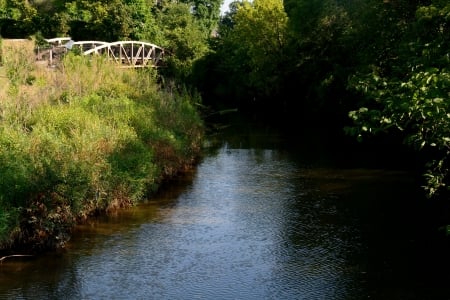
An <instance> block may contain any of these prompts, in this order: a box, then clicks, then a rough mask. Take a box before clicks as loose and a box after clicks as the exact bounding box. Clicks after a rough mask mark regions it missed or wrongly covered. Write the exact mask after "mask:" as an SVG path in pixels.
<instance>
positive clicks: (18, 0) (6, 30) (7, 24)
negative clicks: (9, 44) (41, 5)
mask: <svg viewBox="0 0 450 300" xmlns="http://www.w3.org/2000/svg"><path fill="white" fill-rule="evenodd" d="M36 16H37V11H36V9H35V8H34V7H33V6H32V5H31V4H30V3H29V2H28V1H27V0H2V1H0V35H2V36H3V37H10V38H20V37H27V36H29V35H30V34H32V33H34V32H33V31H34V27H35V26H34V22H35V18H36Z"/></svg>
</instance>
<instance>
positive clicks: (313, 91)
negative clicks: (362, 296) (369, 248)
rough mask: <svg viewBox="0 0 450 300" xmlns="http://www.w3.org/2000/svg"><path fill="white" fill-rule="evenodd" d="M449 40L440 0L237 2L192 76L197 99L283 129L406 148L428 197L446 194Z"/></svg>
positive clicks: (449, 11)
mask: <svg viewBox="0 0 450 300" xmlns="http://www.w3.org/2000/svg"><path fill="white" fill-rule="evenodd" d="M449 46H450V4H449V2H448V1H445V0H416V1H411V0H385V1H378V0H348V1H342V0H284V2H282V1H281V0H254V1H252V2H247V1H243V2H239V1H236V2H234V3H232V5H231V7H230V11H229V12H228V13H227V14H226V15H225V16H224V17H223V18H222V19H221V22H220V24H219V27H218V38H216V39H214V40H213V43H212V49H213V51H211V52H210V53H209V54H208V55H207V56H205V57H204V58H203V59H202V60H201V61H199V62H198V63H197V64H196V65H195V68H196V73H195V75H196V76H197V77H195V78H193V80H194V82H196V84H197V86H199V88H200V90H201V91H202V95H204V97H205V99H213V100H212V101H213V102H215V103H217V102H218V101H220V102H221V103H222V105H225V106H237V107H240V108H244V109H247V110H249V111H256V110H262V111H264V112H269V114H270V117H271V119H273V120H276V121H278V122H284V123H286V124H287V126H288V127H289V128H291V129H295V130H300V129H301V128H303V127H306V128H318V127H322V128H327V129H328V130H329V131H333V130H334V129H336V128H338V129H339V130H340V131H342V130H343V129H345V131H346V133H347V134H348V135H351V136H354V137H355V138H357V139H358V140H362V141H366V142H367V141H368V140H369V139H370V140H371V142H372V140H374V138H373V137H371V136H374V135H376V136H378V138H377V140H375V141H382V142H383V143H385V141H387V140H389V141H390V142H389V143H387V144H386V145H385V146H387V147H393V145H395V144H400V143H403V144H404V145H407V146H410V147H411V149H414V151H417V157H418V160H420V161H424V162H425V166H424V168H423V172H424V173H426V174H425V175H426V180H425V181H424V183H423V185H424V187H425V190H426V192H427V195H428V196H430V197H431V196H438V195H439V196H442V198H447V197H448V193H447V191H448V188H447V186H448V184H449V179H450V178H449V171H448V169H449V162H448V156H449V155H450V152H449V147H450V130H449V128H450V107H449V105H450V101H449V100H450V99H449V97H450V90H449V88H450V81H449V79H450V77H449V64H450V56H449V49H450V47H449ZM324 138H327V137H326V136H324ZM411 164H412V165H413V164H415V162H411Z"/></svg>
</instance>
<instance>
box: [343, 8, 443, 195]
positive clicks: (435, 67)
mask: <svg viewBox="0 0 450 300" xmlns="http://www.w3.org/2000/svg"><path fill="white" fill-rule="evenodd" d="M449 16H450V4H448V3H447V1H433V3H432V4H430V5H424V6H419V7H418V8H417V11H416V17H415V19H414V22H412V24H411V26H410V29H409V31H408V34H405V35H404V37H403V39H402V40H401V42H400V43H399V45H398V47H397V48H396V49H395V51H394V54H395V56H393V55H391V56H390V57H391V59H389V65H388V64H386V61H382V62H380V63H379V64H378V65H373V67H372V71H371V72H370V73H360V74H357V75H355V76H354V77H353V79H352V86H353V87H354V88H355V89H356V90H357V91H359V92H360V93H361V95H364V96H365V99H366V101H365V102H364V103H363V104H361V107H360V108H359V109H357V110H354V111H351V112H350V117H351V118H352V119H353V121H354V122H355V126H354V127H352V128H349V129H348V131H349V132H350V133H352V134H354V135H357V136H359V137H363V136H364V135H366V134H367V133H370V134H377V133H381V132H392V131H400V132H401V133H402V135H403V137H404V140H405V143H406V144H408V145H410V146H412V147H414V148H415V149H418V150H421V151H422V153H424V155H425V156H426V157H427V158H429V161H428V163H427V167H428V171H427V172H426V178H427V181H426V186H425V189H426V191H427V192H428V195H429V196H433V195H436V194H438V193H439V192H440V191H444V190H445V189H447V186H448V181H449V179H450V178H449V171H448V170H449V161H448V157H449V155H450V101H449V100H450V99H449V95H450V69H449V67H448V66H449V63H450V58H449V56H448V49H449V47H450V18H449Z"/></svg>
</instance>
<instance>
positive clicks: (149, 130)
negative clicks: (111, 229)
mask: <svg viewBox="0 0 450 300" xmlns="http://www.w3.org/2000/svg"><path fill="white" fill-rule="evenodd" d="M54 73H56V74H52V73H50V74H48V73H45V72H44V73H36V76H37V78H36V79H37V80H36V83H34V82H33V83H31V85H26V83H23V82H21V81H18V84H17V85H16V86H17V90H16V92H17V93H16V94H15V95H12V94H10V95H8V97H6V98H5V99H2V100H0V108H2V116H3V117H2V118H0V162H1V164H0V205H1V207H2V210H1V213H0V246H1V245H3V248H5V247H7V246H8V245H9V246H11V245H30V244H31V245H33V247H34V248H33V249H41V248H48V247H58V246H62V245H63V244H64V242H65V241H66V240H67V238H68V236H69V233H70V229H71V228H72V226H73V225H74V224H75V223H76V222H78V221H81V220H84V219H85V218H87V217H89V216H90V215H92V214H96V213H103V212H108V211H111V210H114V209H116V208H118V207H124V206H129V205H133V204H135V203H136V202H138V201H139V200H141V199H142V198H143V197H144V196H146V195H148V193H149V192H152V191H154V190H155V189H156V188H157V187H158V185H159V183H160V182H161V180H163V179H164V178H166V177H167V176H173V175H175V174H176V173H177V172H178V171H180V170H182V169H183V168H184V167H186V166H188V165H190V164H192V163H193V160H194V157H195V156H196V155H198V154H199V150H200V147H199V145H201V142H200V139H201V137H202V134H203V131H202V122H201V120H200V118H199V116H198V114H197V111H196V110H195V108H194V105H193V101H197V100H198V99H197V100H196V99H194V100H192V99H191V97H189V96H188V95H187V94H186V95H175V94H173V93H165V92H161V91H160V90H159V88H158V87H157V84H156V81H155V78H154V74H153V73H152V72H151V71H150V72H149V71H147V72H138V71H135V70H120V69H117V68H115V67H113V66H112V65H111V64H109V63H107V62H106V61H105V60H104V59H103V58H101V57H100V58H92V59H86V58H85V57H80V56H75V55H69V56H67V57H66V58H65V59H64V61H63V62H62V64H61V66H60V67H59V68H58V69H57V70H56V71H55V72H54ZM38 83H39V84H38ZM25 87H26V89H25ZM44 89H50V90H51V91H50V92H45V93H43V91H44ZM24 91H26V93H24ZM18 95H19V96H20V97H19V98H20V99H22V100H21V101H19V102H17V99H18V98H17V96H18ZM42 95H45V96H46V97H49V99H39V98H36V99H35V98H33V97H39V96H42ZM18 103H19V105H18ZM1 248H2V247H0V250H1Z"/></svg>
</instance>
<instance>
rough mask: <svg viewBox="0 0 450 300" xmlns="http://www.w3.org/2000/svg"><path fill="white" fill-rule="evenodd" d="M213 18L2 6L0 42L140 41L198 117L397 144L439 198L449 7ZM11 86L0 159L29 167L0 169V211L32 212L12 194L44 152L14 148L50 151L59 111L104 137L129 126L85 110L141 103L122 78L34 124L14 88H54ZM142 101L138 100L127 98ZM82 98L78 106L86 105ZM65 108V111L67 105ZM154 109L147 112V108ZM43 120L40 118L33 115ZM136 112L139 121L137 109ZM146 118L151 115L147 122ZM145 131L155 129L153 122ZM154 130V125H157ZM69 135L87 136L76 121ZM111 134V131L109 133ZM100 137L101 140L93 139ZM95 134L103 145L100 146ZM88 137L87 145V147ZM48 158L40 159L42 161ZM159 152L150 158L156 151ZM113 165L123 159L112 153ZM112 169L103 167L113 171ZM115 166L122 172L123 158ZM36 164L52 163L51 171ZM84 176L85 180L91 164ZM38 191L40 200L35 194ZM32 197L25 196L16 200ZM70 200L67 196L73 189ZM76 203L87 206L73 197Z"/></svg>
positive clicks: (234, 10) (200, 4)
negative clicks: (246, 118)
mask: <svg viewBox="0 0 450 300" xmlns="http://www.w3.org/2000/svg"><path fill="white" fill-rule="evenodd" d="M220 4H221V1H218V0H210V1H206V0H203V1H197V0H195V1H179V2H175V1H156V2H154V1H146V0H134V1H131V0H126V1H123V0H114V1H112V2H111V1H82V0H73V1H59V0H54V1H25V0H3V1H1V0H0V32H1V34H2V35H3V36H4V37H15V36H20V37H24V36H36V37H37V38H39V37H42V36H43V37H54V36H64V35H70V36H72V38H74V39H75V40H88V39H96V40H105V41H113V40H119V39H139V40H147V41H150V42H152V43H155V44H158V45H160V46H162V47H165V48H166V49H168V51H169V52H170V53H171V54H173V55H172V56H171V58H170V59H169V60H168V61H167V66H168V67H167V68H166V69H164V71H163V72H162V74H163V77H160V78H162V79H163V80H161V82H162V84H163V86H164V87H165V88H167V89H170V90H173V91H180V90H184V91H189V93H192V94H194V93H196V92H198V93H199V95H200V96H201V98H202V101H203V103H204V104H207V105H210V106H212V107H214V108H216V109H223V108H235V107H237V108H239V109H241V110H244V111H251V112H255V111H258V112H262V113H264V114H265V115H266V116H267V118H268V120H273V121H279V122H282V124H283V125H285V126H286V127H287V128H290V129H292V130H294V131H296V130H301V129H302V128H307V127H313V128H318V127H321V128H324V129H325V131H327V130H329V132H339V133H343V132H344V129H345V133H346V134H347V135H349V136H352V137H354V139H355V140H361V141H363V142H366V141H368V140H369V139H370V140H372V141H373V138H371V136H379V137H380V138H378V139H375V140H374V141H385V140H388V141H390V142H393V144H395V143H403V144H404V145H406V146H408V147H410V148H411V149H414V150H415V151H416V153H417V155H418V157H420V160H421V161H424V162H425V163H424V167H423V172H424V173H425V175H426V176H425V179H424V182H423V185H424V187H425V192H426V194H427V195H428V196H430V197H435V196H439V197H440V198H442V199H446V198H448V184H449V180H450V176H449V161H448V157H449V155H450V152H449V151H450V129H449V128H450V124H449V122H450V108H449V104H450V101H449V97H450V76H449V63H450V56H449V50H448V49H450V4H449V3H448V1H447V0H383V1H380V0H345V1H344V0H284V1H283V0H253V1H236V2H233V3H232V4H231V5H230V10H229V12H227V13H226V14H225V15H224V16H219V6H220ZM74 59H78V58H69V59H68V60H67V61H66V62H65V63H66V64H69V65H70V64H72V63H73V64H74V65H77V64H78V62H77V63H75V62H74ZM81 65H83V64H81ZM68 67H69V66H67V68H68ZM27 68H28V65H23V66H22V65H21V66H19V67H18V68H16V69H17V70H22V69H27ZM24 71H26V70H24ZM21 74H23V72H16V71H15V69H10V71H9V72H8V77H9V78H10V80H11V86H10V87H9V88H8V90H7V92H6V94H7V95H8V99H14V100H9V102H8V101H7V102H5V103H8V104H7V105H6V106H4V107H3V106H2V112H3V114H5V112H8V111H9V112H10V113H8V114H7V115H8V116H9V117H8V118H9V119H8V118H5V117H3V118H2V122H6V121H5V120H9V121H8V122H7V123H5V124H9V123H11V124H16V125H15V126H16V127H14V130H13V131H11V132H10V131H9V130H10V129H8V130H6V129H2V130H3V134H2V135H4V136H5V137H8V138H4V137H2V139H6V140H8V139H13V140H15V139H17V140H18V141H21V140H22V139H23V141H22V142H14V143H8V142H5V141H4V142H2V143H5V145H8V147H9V148H7V147H6V148H5V149H9V150H8V151H6V152H4V154H2V155H6V158H2V159H5V160H6V161H8V160H12V159H11V157H13V156H14V157H16V156H17V157H19V158H20V159H23V160H24V163H21V164H20V165H23V166H27V167H26V168H24V169H23V170H22V169H20V170H21V171H20V172H19V171H17V170H15V169H14V168H19V164H17V166H8V167H7V168H9V169H6V170H5V172H10V173H11V174H13V175H14V176H12V177H9V179H8V180H9V181H5V184H7V185H9V186H17V187H18V190H17V191H15V192H14V191H13V192H11V195H9V194H8V195H5V196H2V197H3V198H0V199H3V200H2V201H4V202H5V201H6V202H8V201H10V200H5V199H13V198H14V199H15V200H14V201H19V200H18V199H22V200H20V201H25V200H26V201H29V200H30V199H32V200H33V201H35V197H34V198H33V197H31V198H30V197H29V194H27V193H28V190H25V192H24V191H21V190H20V187H21V186H22V185H21V184H20V182H21V180H23V178H29V177H27V176H31V175H26V174H27V173H26V172H28V170H29V169H30V170H33V167H31V168H30V166H33V164H35V163H38V164H39V166H40V167H39V168H37V167H34V168H35V169H36V170H39V172H47V171H46V170H47V169H46V168H47V167H48V166H47V165H45V164H47V159H48V157H47V156H45V155H44V152H42V153H41V152H39V151H43V150H39V148H30V146H28V148H29V150H28V151H38V153H39V156H37V157H34V158H30V157H29V156H28V155H25V154H24V153H23V151H25V150H24V149H27V147H22V145H23V144H22V143H24V144H27V145H31V144H29V143H28V142H29V141H28V140H26V139H28V138H30V137H32V136H33V135H34V134H35V133H36V132H40V131H39V130H41V134H40V135H39V138H40V139H41V138H44V137H45V138H47V139H51V137H52V136H53V135H55V134H54V133H52V134H51V135H50V136H49V135H48V133H47V131H48V130H49V129H48V127H49V126H51V128H58V127H59V126H63V123H64V124H65V123H66V122H61V121H57V120H58V119H59V118H63V117H64V116H67V115H71V114H67V113H65V109H69V108H71V109H72V108H73V109H75V107H76V109H77V112H78V110H80V113H77V114H76V115H77V116H78V117H79V118H81V116H82V115H83V114H81V112H83V113H85V111H86V113H87V112H88V113H89V114H94V115H96V118H97V121H96V122H97V123H96V124H97V125H96V126H99V128H98V130H100V128H101V130H109V129H107V128H108V126H106V125H108V124H110V123H108V122H112V123H113V124H116V123H117V124H122V123H123V122H125V123H126V122H128V121H130V119H126V120H122V119H120V118H121V117H123V116H117V117H120V118H119V119H120V121H118V120H115V119H114V120H112V119H113V118H114V114H112V115H110V114H109V113H105V111H106V109H104V110H101V109H100V110H97V104H95V103H96V101H99V100H98V99H100V98H101V97H107V98H109V97H110V98H112V99H121V97H122V98H126V99H128V100H127V101H131V102H127V101H119V100H117V103H116V102H115V101H114V100H111V101H108V103H109V105H113V104H112V103H116V105H117V106H120V105H125V104H123V103H131V104H132V106H133V109H132V110H133V111H135V112H137V113H138V110H136V109H135V108H134V105H136V102H135V99H146V98H152V97H153V96H152V97H147V96H143V94H139V93H138V94H136V90H133V93H131V94H127V93H125V94H123V93H122V92H123V90H124V89H125V90H126V89H127V88H126V87H125V86H127V84H128V83H127V82H128V81H129V80H131V78H132V77H130V75H127V76H128V77H123V78H122V81H121V83H120V84H117V86H116V85H115V84H112V83H111V84H112V85H111V86H105V87H98V90H95V91H94V90H91V92H92V94H93V95H95V96H92V95H88V94H82V95H77V96H76V97H74V96H73V95H72V94H74V95H76V93H75V92H61V93H60V94H56V95H50V96H49V95H45V94H44V95H42V96H41V97H38V98H39V99H41V100H42V98H45V99H46V100H45V102H48V103H53V104H55V103H57V104H58V105H62V104H63V103H65V104H64V105H63V107H64V109H62V110H60V112H59V113H57V114H56V113H54V112H53V111H52V109H49V108H46V109H42V110H41V109H38V110H35V109H34V106H33V105H34V104H33V101H29V100H27V101H25V100H23V99H25V98H24V97H22V98H21V96H20V95H21V93H23V91H22V89H20V88H18V87H19V86H26V87H29V86H33V87H37V86H40V85H43V86H52V85H53V84H54V83H51V85H49V84H48V82H45V80H44V81H42V79H39V77H38V76H35V75H32V76H29V75H27V76H25V77H24V76H23V75H21ZM27 74H28V73H27ZM65 74H67V72H66V73H65ZM67 76H68V75H67ZM105 76H106V75H105ZM169 78H170V80H169ZM75 81H76V80H75ZM132 81H133V84H138V85H139V86H142V85H145V86H146V85H147V83H142V82H140V81H138V80H137V79H133V80H132ZM112 82H115V81H112ZM122 84H124V85H122ZM118 86H120V88H119V87H118ZM151 86H152V85H151ZM73 88H74V89H75V91H78V90H83V89H80V87H79V86H78V87H77V86H74V87H73ZM146 89H147V87H146V88H144V89H142V90H138V91H145V90H146ZM153 89H156V88H153ZM69 91H70V90H69ZM119 91H120V92H119ZM143 93H144V94H145V93H146V92H143ZM27 97H28V96H27ZM86 97H88V99H90V100H86V99H87V98H86ZM116 97H118V98H116ZM136 97H137V98H136ZM20 99H22V100H20ZM67 99H68V100H67ZM74 99H76V101H75V100H74ZM96 99H97V100H96ZM67 101H68V103H70V105H67V103H66V102H67ZM146 101H150V100H146ZM100 102H101V101H100ZM74 103H78V104H77V105H75V104H74ZM88 103H94V105H93V107H94V108H95V109H94V108H92V107H91V108H88V107H89V105H88ZM120 103H122V104H120ZM144 103H145V101H144ZM181 103H185V102H184V101H181ZM13 104H14V105H13ZM53 104H52V105H53ZM119 104H120V105H119ZM131 104H130V105H131ZM30 105H31V106H33V109H31V108H30V107H29V106H30ZM71 105H75V107H72V106H71ZM103 105H106V104H103ZM153 105H154V103H153V104H151V105H149V107H153ZM47 106H48V104H46V106H45V107H47ZM146 106H147V105H142V106H140V105H138V106H137V107H139V109H144V110H145V109H149V108H148V107H147V108H146ZM39 107H40V106H39ZM50 107H52V106H50ZM155 111H156V110H155ZM155 111H153V110H152V111H151V113H152V114H153V113H154V112H155ZM37 116H39V118H38V117H37ZM41 118H42V119H43V120H46V122H43V123H42V124H41V123H39V122H37V121H36V120H38V119H39V120H40V119H41ZM111 118H112V119H111ZM130 118H131V117H130ZM131 119H133V118H131ZM150 120H151V122H156V120H157V119H155V118H150ZM158 120H159V121H161V122H163V121H164V120H165V119H164V118H162V119H158ZM71 122H75V123H77V122H78V123H83V124H84V125H83V126H87V124H85V122H84V121H82V120H81V119H78V120H72V121H71ZM105 122H106V125H105V124H104V123H105ZM149 122H150V121H149ZM180 122H181V121H180ZM69 123H70V122H69ZM176 123H178V121H177V122H176ZM17 124H21V125H20V126H17ZM50 124H51V125H50ZM163 124H164V123H163ZM194 124H196V123H195V122H194ZM147 125H148V124H140V123H139V124H132V125H130V124H128V126H131V127H132V128H133V130H134V131H135V132H136V133H135V134H136V136H137V137H139V138H140V137H141V135H140V133H139V132H140V130H142V132H143V133H142V134H143V135H142V136H148V135H150V136H151V135H152V134H154V133H149V132H147V130H148V129H146V128H152V127H155V126H156V127H159V126H160V125H156V123H154V124H153V123H152V124H150V125H148V126H147ZM166 125H167V126H169V125H170V124H166ZM166 125H164V126H166ZM178 125H179V126H182V127H183V126H185V125H182V124H178ZM8 126H10V125H8ZM11 126H12V125H11ZM105 126H106V127H105ZM134 126H137V127H134ZM161 126H163V125H161ZM41 127H42V128H41ZM63 127H64V126H63ZM5 128H9V127H5ZM112 129H114V130H115V129H117V128H116V125H114V126H113V127H112ZM112 129H111V130H112ZM336 129H338V131H336ZM18 130H20V131H18ZM91 130H94V129H90V128H86V130H84V131H83V132H90V131H91ZM178 130H179V129H178ZM67 131H68V132H70V134H73V133H72V132H71V130H69V129H61V132H62V133H64V132H65V133H64V134H65V135H66V136H67V134H68V133H67ZM19 133H20V134H19ZM159 133H161V132H159ZM80 134H81V133H80ZM98 134H99V136H100V137H101V136H102V135H101V133H98ZM102 134H106V135H109V133H105V132H103V133H102ZM122 134H125V133H122ZM166 134H167V139H168V140H170V137H171V136H176V135H174V134H172V133H170V131H169V133H167V132H166ZM125 135H126V134H125ZM94 136H95V135H94V134H92V135H90V136H89V138H94ZM80 138H81V137H80ZM83 138H85V137H83ZM86 138H87V137H86ZM324 138H327V137H324ZM100 139H101V138H100ZM175 140H178V139H175ZM120 141H122V140H121V138H119V137H117V143H119V144H120ZM34 144H36V145H40V144H39V143H34ZM138 144H139V143H138ZM393 144H392V145H393ZM50 145H52V144H50ZM62 145H64V144H63V143H57V144H56V145H53V146H51V147H55V149H53V150H51V152H52V153H60V152H61V155H63V154H64V153H66V152H64V151H68V150H67V148H66V147H67V146H62ZM160 146H161V145H160ZM387 146H388V147H389V146H390V144H387ZM51 147H48V148H47V147H45V149H52V148H51ZM58 147H62V148H61V149H60V148H58ZM73 147H74V146H73ZM120 147H122V146H120ZM120 147H119V148H120ZM127 147H128V146H127ZM129 147H131V148H132V149H135V148H133V147H137V148H139V147H140V146H139V145H136V144H132V145H131V146H129ZM94 148H95V147H94ZM112 148H114V147H112ZM112 148H111V146H108V147H107V149H112ZM157 148H158V147H156V148H154V150H153V151H157V150H156V149H157ZM2 149H3V148H2ZM64 149H66V150H64ZM95 149H96V148H95ZM139 149H140V148H139ZM160 149H164V147H161V148H160ZM177 149H180V148H177ZM80 151H81V150H80ZM83 151H84V150H83ZM68 153H71V151H68ZM132 153H133V152H132ZM152 153H153V152H152ZM153 154H154V153H153ZM114 155H123V153H121V154H120V153H119V154H117V153H115V152H114ZM114 155H113V156H112V157H113V158H114V157H117V156H114ZM48 156H50V154H48ZM150 156H151V155H150V154H149V157H150ZM8 157H9V158H8ZM108 157H109V156H108ZM124 158H125V156H124ZM108 159H112V158H111V157H109V158H108ZM126 159H131V160H133V159H134V158H133V155H130V156H126ZM136 159H137V158H136ZM72 160H73V159H72ZM75 161H77V160H75ZM125 161H126V160H125ZM25 162H26V163H25ZM132 162H133V161H131V162H130V163H125V164H117V165H116V164H110V165H108V168H110V169H111V170H114V172H113V173H111V174H116V172H117V174H120V172H123V170H122V168H123V169H127V168H129V167H131V168H133V164H132ZM44 163H45V164H44ZM48 163H49V164H53V163H55V162H51V160H50V162H48ZM58 163H59V162H58ZM42 164H44V165H42ZM41 165H42V166H41ZM86 165H88V166H91V165H90V163H86ZM56 166H57V167H55V168H57V169H60V170H64V168H62V167H60V166H59V165H58V164H56ZM84 167H85V165H83V164H82V165H80V166H79V167H76V168H75V169H73V170H72V169H70V168H69V169H67V167H66V170H65V171H64V172H67V173H66V174H78V173H82V174H83V176H86V174H89V172H84V171H83V168H84ZM92 167H93V166H92ZM114 168H118V169H114ZM148 168H149V169H146V170H142V172H143V173H147V172H148V171H149V170H151V169H152V167H151V166H149V167H148ZM108 170H109V169H108ZM23 172H25V173H23ZM71 172H75V173H71ZM96 172H97V173H95V172H94V173H95V174H99V173H101V174H103V172H100V171H99V170H97V171H96ZM21 174H22V175H21ZM24 174H25V175H24ZM42 174H45V177H44V178H47V179H46V180H53V179H52V178H54V180H55V182H60V181H61V180H62V179H61V178H60V177H58V176H62V175H54V174H53V173H52V172H48V173H42ZM91 174H92V173H91ZM33 176H35V174H32V176H31V177H32V178H35V177H33ZM64 176H67V175H64ZM83 176H79V177H78V178H79V180H80V181H82V182H81V183H78V185H81V186H82V183H83V182H85V181H88V180H87V179H83V178H84V177H83ZM114 176H115V175H114ZM39 177H40V176H39ZM74 177H77V176H74ZM94 177H95V176H94ZM94 177H92V178H94ZM35 179H36V178H35ZM58 180H59V181H58ZM95 180H97V181H98V179H95ZM97 181H96V182H97ZM14 183H15V184H14ZM96 184H97V183H96ZM37 185H38V186H43V184H42V183H40V182H39V183H38V184H37ZM32 186H33V185H31V186H30V187H28V186H27V189H28V188H31V187H32ZM72 186H74V187H76V186H77V184H73V185H72ZM94 186H96V185H94ZM9 191H11V189H10V190H9ZM80 191H85V192H82V193H81V194H80V195H78V193H80ZM94 191H96V188H86V189H74V191H68V193H69V195H71V196H70V197H75V196H76V197H78V196H80V198H79V199H82V198H83V197H84V198H83V199H92V196H93V195H94V196H95V197H97V195H101V194H98V193H96V192H94ZM16 192H17V193H16ZM21 193H22V194H21ZM70 193H73V194H74V195H72V194H70ZM83 193H84V194H83ZM137 194H139V192H138V193H137ZM86 196H88V197H86ZM89 196H90V197H89ZM8 197H9V198H8ZM11 197H12V198H11ZM95 197H94V198H95ZM50 198H51V197H50ZM24 199H25V200H24ZM11 201H12V200H11ZM11 201H10V202H11ZM20 201H19V202H20ZM83 201H84V200H83ZM19 204H20V203H19ZM22 204H23V203H22ZM22 204H21V205H22ZM19 206H20V205H17V207H19ZM20 207H22V206H20ZM14 214H17V212H16V211H14V210H10V211H7V213H6V214H4V215H3V216H0V218H2V219H3V220H10V219H11V216H12V215H14ZM12 219H14V218H12ZM2 224H9V223H7V222H3V223H2ZM8 226H10V225H8ZM8 228H11V227H8Z"/></svg>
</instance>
